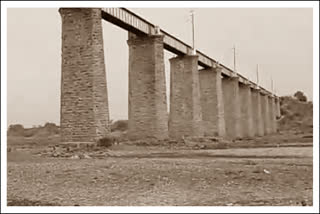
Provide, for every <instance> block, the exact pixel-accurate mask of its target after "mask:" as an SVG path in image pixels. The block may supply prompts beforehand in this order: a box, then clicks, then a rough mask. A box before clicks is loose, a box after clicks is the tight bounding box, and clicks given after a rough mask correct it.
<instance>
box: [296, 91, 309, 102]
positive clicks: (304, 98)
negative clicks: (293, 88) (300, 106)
mask: <svg viewBox="0 0 320 214" xmlns="http://www.w3.org/2000/svg"><path fill="white" fill-rule="evenodd" d="M293 96H294V97H295V98H296V99H298V100H299V101H301V102H307V96H306V95H304V93H303V92H302V91H297V92H296V93H295V94H294V95H293Z"/></svg>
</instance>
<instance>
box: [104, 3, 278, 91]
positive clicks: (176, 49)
mask: <svg viewBox="0 0 320 214" xmlns="http://www.w3.org/2000/svg"><path fill="white" fill-rule="evenodd" d="M102 18H103V19H104V20H106V21H108V22H111V23H113V24H115V25H117V26H119V27H121V28H123V29H125V30H127V31H130V32H132V33H135V34H137V35H150V34H155V31H156V30H155V25H153V24H152V23H150V22H148V21H147V20H145V19H143V18H141V17H140V16H138V15H137V14H135V13H133V12H131V11H130V10H128V9H126V8H102ZM160 32H161V34H163V35H164V48H165V49H166V50H168V51H170V52H172V53H175V54H177V55H184V54H192V47H191V46H189V45H187V44H186V43H184V42H183V41H181V40H179V39H177V38H175V37H174V36H172V35H170V34H169V33H167V32H165V31H164V30H162V29H161V30H160ZM196 53H197V55H198V57H199V59H198V63H199V65H200V66H203V67H214V66H215V64H216V63H217V61H216V60H214V59H212V58H210V57H208V56H207V55H205V54H203V53H201V52H200V51H197V52H196ZM220 66H222V68H223V69H222V75H224V76H232V75H234V74H235V73H234V72H233V71H232V70H231V69H230V68H228V67H226V66H225V65H222V64H220ZM236 75H237V76H238V77H239V82H241V83H250V85H251V87H257V85H256V84H255V83H253V82H252V81H250V80H248V79H247V78H245V77H244V76H242V75H241V74H238V73H237V74H236ZM259 88H260V89H261V91H262V93H265V94H269V95H272V93H271V92H269V91H267V90H266V89H264V88H263V87H261V86H259Z"/></svg>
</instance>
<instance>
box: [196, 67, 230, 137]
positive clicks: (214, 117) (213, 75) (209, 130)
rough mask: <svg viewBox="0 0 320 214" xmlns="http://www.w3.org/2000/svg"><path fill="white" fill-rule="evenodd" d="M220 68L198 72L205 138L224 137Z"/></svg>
mask: <svg viewBox="0 0 320 214" xmlns="http://www.w3.org/2000/svg"><path fill="white" fill-rule="evenodd" d="M221 78H222V77H221V68H207V69H202V70H200V71H199V80H200V93H201V95H200V97H201V109H202V125H203V130H204V135H206V136H220V137H224V136H225V132H226V130H225V121H224V107H223V94H222V80H221Z"/></svg>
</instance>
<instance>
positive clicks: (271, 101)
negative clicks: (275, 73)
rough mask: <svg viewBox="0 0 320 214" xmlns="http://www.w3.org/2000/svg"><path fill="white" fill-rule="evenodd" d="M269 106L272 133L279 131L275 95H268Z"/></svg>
mask: <svg viewBox="0 0 320 214" xmlns="http://www.w3.org/2000/svg"><path fill="white" fill-rule="evenodd" d="M268 99H269V107H270V124H271V133H276V132H277V121H276V104H275V99H274V97H273V96H270V97H268Z"/></svg>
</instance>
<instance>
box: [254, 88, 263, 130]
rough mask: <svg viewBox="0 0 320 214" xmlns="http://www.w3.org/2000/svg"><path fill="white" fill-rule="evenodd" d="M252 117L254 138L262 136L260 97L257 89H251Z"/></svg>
mask: <svg viewBox="0 0 320 214" xmlns="http://www.w3.org/2000/svg"><path fill="white" fill-rule="evenodd" d="M251 96H252V115H253V128H254V130H255V136H263V135H264V128H263V119H262V109H261V96H260V90H259V89H252V91H251Z"/></svg>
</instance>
